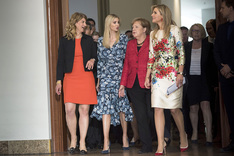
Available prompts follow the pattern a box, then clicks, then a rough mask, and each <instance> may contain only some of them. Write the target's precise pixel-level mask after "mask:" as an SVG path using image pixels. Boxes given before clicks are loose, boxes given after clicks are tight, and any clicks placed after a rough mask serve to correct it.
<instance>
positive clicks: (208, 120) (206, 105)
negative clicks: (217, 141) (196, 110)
mask: <svg viewBox="0 0 234 156" xmlns="http://www.w3.org/2000/svg"><path fill="white" fill-rule="evenodd" d="M201 110H202V114H203V118H204V122H205V126H206V141H207V142H212V115H211V110H210V102H209V101H202V102H201Z"/></svg>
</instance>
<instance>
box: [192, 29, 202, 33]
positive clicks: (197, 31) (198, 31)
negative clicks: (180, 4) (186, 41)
mask: <svg viewBox="0 0 234 156" xmlns="http://www.w3.org/2000/svg"><path fill="white" fill-rule="evenodd" d="M192 32H194V33H195V32H196V33H200V32H201V31H200V30H195V29H193V30H192Z"/></svg>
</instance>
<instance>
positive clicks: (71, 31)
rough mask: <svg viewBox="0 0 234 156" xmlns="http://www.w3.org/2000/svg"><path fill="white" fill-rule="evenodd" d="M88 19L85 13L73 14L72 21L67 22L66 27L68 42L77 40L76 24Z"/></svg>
mask: <svg viewBox="0 0 234 156" xmlns="http://www.w3.org/2000/svg"><path fill="white" fill-rule="evenodd" d="M83 18H84V19H85V20H86V19H87V16H86V15H85V14H83V13H79V12H75V13H74V14H72V16H71V18H70V20H69V21H68V22H67V25H66V27H65V32H66V38H67V39H68V40H70V39H75V38H76V35H77V34H76V23H77V22H79V21H80V20H81V19H83Z"/></svg>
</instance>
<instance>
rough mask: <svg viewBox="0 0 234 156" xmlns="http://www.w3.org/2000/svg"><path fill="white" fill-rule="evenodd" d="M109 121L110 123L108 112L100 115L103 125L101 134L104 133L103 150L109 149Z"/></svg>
mask: <svg viewBox="0 0 234 156" xmlns="http://www.w3.org/2000/svg"><path fill="white" fill-rule="evenodd" d="M110 123H111V116H110V114H105V115H102V125H103V135H104V145H103V151H105V150H108V149H109V143H110V140H109V132H110Z"/></svg>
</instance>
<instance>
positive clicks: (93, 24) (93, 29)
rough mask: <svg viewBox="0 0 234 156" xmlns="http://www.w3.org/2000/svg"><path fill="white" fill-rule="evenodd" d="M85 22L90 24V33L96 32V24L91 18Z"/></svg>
mask: <svg viewBox="0 0 234 156" xmlns="http://www.w3.org/2000/svg"><path fill="white" fill-rule="evenodd" d="M87 21H88V22H89V23H90V24H91V27H92V32H95V31H96V27H95V26H96V22H95V20H94V19H92V18H88V19H87Z"/></svg>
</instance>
